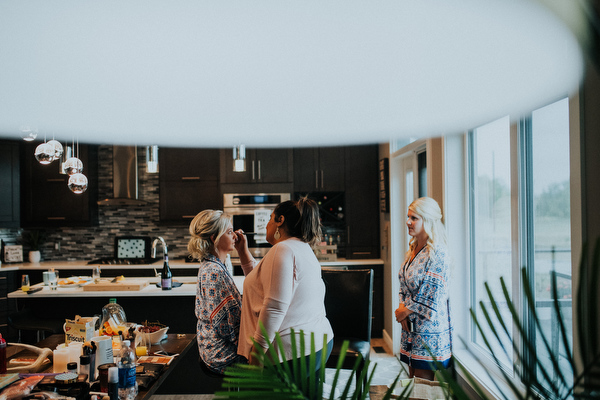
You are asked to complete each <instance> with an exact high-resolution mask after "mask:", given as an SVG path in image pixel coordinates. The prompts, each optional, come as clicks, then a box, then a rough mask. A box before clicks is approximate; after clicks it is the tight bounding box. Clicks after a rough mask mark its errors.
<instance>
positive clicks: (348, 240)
mask: <svg viewBox="0 0 600 400" xmlns="http://www.w3.org/2000/svg"><path fill="white" fill-rule="evenodd" d="M346 243H348V244H350V227H349V226H347V227H346Z"/></svg>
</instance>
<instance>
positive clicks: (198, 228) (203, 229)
mask: <svg viewBox="0 0 600 400" xmlns="http://www.w3.org/2000/svg"><path fill="white" fill-rule="evenodd" d="M230 222H231V215H229V214H226V213H224V212H223V211H220V210H204V211H201V212H199V213H198V215H196V216H195V217H194V219H193V220H192V222H191V223H190V235H191V236H192V237H191V239H190V241H189V242H188V252H189V253H190V254H191V255H192V257H194V258H195V259H198V260H201V259H202V258H204V257H205V256H206V255H208V254H211V253H212V251H213V250H214V248H215V246H216V245H217V244H218V243H219V240H220V239H221V236H223V234H225V232H226V231H227V228H228V226H229V223H230ZM212 238H214V241H213V239H212Z"/></svg>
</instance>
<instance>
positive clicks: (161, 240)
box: [152, 236, 169, 261]
mask: <svg viewBox="0 0 600 400" xmlns="http://www.w3.org/2000/svg"><path fill="white" fill-rule="evenodd" d="M158 242H160V243H161V244H162V248H163V261H167V260H168V259H169V256H168V254H167V243H165V239H163V238H162V237H160V236H158V237H157V238H156V239H154V242H152V258H156V244H157V243H158Z"/></svg>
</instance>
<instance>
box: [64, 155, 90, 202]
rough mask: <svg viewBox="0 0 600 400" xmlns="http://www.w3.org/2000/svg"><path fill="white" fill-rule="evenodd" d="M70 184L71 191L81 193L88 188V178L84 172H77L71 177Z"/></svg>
mask: <svg viewBox="0 0 600 400" xmlns="http://www.w3.org/2000/svg"><path fill="white" fill-rule="evenodd" d="M80 162H81V161H80ZM68 185H69V189H70V190H71V192H73V193H77V194H80V193H83V192H85V191H86V190H87V187H88V179H87V177H86V176H85V175H84V174H82V173H76V174H73V175H71V176H70V177H69V183H68Z"/></svg>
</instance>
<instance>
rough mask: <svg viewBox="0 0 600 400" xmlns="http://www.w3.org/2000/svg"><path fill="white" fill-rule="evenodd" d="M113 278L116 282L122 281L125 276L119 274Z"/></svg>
mask: <svg viewBox="0 0 600 400" xmlns="http://www.w3.org/2000/svg"><path fill="white" fill-rule="evenodd" d="M115 280H116V281H117V282H123V281H124V280H125V277H124V276H123V275H119V276H117V277H116V278H115Z"/></svg>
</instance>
